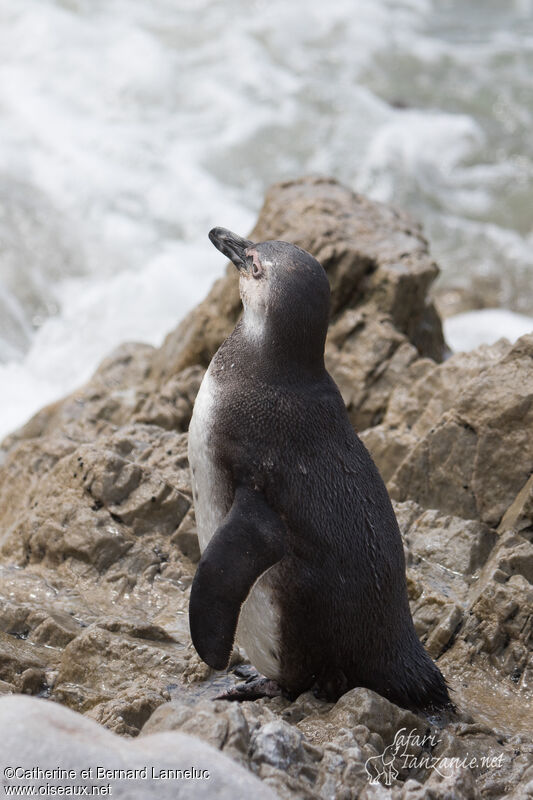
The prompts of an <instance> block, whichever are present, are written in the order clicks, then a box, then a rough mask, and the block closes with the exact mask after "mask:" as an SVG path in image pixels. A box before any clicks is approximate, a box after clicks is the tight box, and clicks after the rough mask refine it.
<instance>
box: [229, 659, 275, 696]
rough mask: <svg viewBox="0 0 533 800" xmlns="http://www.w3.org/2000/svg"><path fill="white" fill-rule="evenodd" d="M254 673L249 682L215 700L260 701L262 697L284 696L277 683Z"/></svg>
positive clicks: (233, 688)
mask: <svg viewBox="0 0 533 800" xmlns="http://www.w3.org/2000/svg"><path fill="white" fill-rule="evenodd" d="M251 669H252V670H253V667H252V668H251ZM235 672H237V670H235ZM253 673H254V674H252V675H250V677H249V678H248V679H247V680H245V681H243V682H242V683H237V684H236V685H235V686H232V688H231V689H228V690H227V691H226V692H223V693H222V694H219V695H217V696H216V697H215V700H259V698H261V697H280V696H281V695H282V694H283V692H282V689H281V687H280V686H279V684H278V683H276V681H273V680H270V678H264V677H263V676H262V675H260V674H259V673H258V672H256V671H255V670H253Z"/></svg>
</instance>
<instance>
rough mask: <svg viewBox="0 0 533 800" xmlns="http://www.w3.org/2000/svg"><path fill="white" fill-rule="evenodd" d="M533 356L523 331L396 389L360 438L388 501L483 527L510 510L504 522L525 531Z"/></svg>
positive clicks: (532, 454)
mask: <svg viewBox="0 0 533 800" xmlns="http://www.w3.org/2000/svg"><path fill="white" fill-rule="evenodd" d="M532 358H533V335H528V336H524V337H522V338H521V339H519V340H518V342H516V344H515V345H513V346H512V347H511V346H510V345H509V344H508V343H505V342H499V343H497V344H496V345H493V346H492V347H483V348H479V349H478V350H476V351H474V352H473V353H460V354H457V355H456V356H453V357H452V358H450V359H449V360H448V361H447V362H445V363H444V364H440V365H431V364H428V365H427V366H425V367H424V366H423V365H420V364H418V363H415V364H414V367H413V377H414V378H415V379H416V380H415V382H414V383H413V382H412V383H411V386H410V387H407V385H406V383H404V384H399V385H398V386H397V388H395V390H394V391H393V392H392V394H391V397H390V401H389V405H388V408H387V412H386V414H385V416H384V418H383V422H382V424H381V425H379V426H378V427H376V428H373V429H370V430H369V431H367V432H365V433H363V440H364V442H365V444H366V445H367V446H368V447H369V449H370V451H371V453H372V454H373V456H374V458H375V459H376V461H377V463H378V466H380V468H382V470H383V472H384V476H385V478H386V479H387V481H388V487H389V490H390V492H391V495H392V496H393V497H394V498H395V499H397V500H408V499H410V500H415V501H416V502H417V503H419V504H420V505H422V506H424V507H425V508H438V509H440V510H442V511H444V512H446V513H448V514H454V515H457V516H460V517H463V518H465V519H480V520H482V521H483V522H485V523H487V524H488V525H490V526H497V525H498V524H499V523H501V522H502V521H503V519H504V518H505V514H506V512H507V510H508V509H510V508H511V506H513V511H512V512H510V516H509V517H508V518H507V521H506V523H505V525H507V524H511V523H513V522H517V523H518V524H519V526H520V528H521V529H525V528H528V527H530V526H531V525H532V523H533V518H532V517H531V501H530V499H529V498H530V492H531V485H530V483H529V481H530V472H531V464H533V440H532V438H531V436H530V435H529V431H530V430H531V427H532V426H533V370H532V369H531V363H532ZM419 372H421V374H419V375H417V373H419ZM517 453H519V454H520V457H519V458H517V457H516V454H517Z"/></svg>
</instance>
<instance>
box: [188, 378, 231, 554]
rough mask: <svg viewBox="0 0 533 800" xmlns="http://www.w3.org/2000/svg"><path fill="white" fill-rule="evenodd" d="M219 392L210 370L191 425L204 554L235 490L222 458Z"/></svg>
mask: <svg viewBox="0 0 533 800" xmlns="http://www.w3.org/2000/svg"><path fill="white" fill-rule="evenodd" d="M218 398H219V391H218V387H217V385H216V381H215V380H214V378H213V377H212V375H211V374H210V370H207V372H206V374H205V376H204V379H203V381H202V384H201V386H200V390H199V392H198V395H197V397H196V402H195V404H194V410H193V414H192V418H191V422H190V425H189V464H190V467H191V482H192V494H193V501H194V513H195V516H196V527H197V530H198V542H199V544H200V551H201V552H202V553H203V552H204V550H205V548H206V547H207V545H208V544H209V542H210V541H211V538H212V536H213V534H214V533H215V531H216V529H217V528H218V526H219V525H220V523H221V522H222V520H223V519H224V517H225V516H226V514H227V513H228V511H229V508H230V506H231V502H232V499H233V498H232V497H231V496H230V492H231V487H230V486H229V485H228V478H227V475H226V474H225V473H224V471H223V469H222V467H221V465H220V463H219V461H218V458H217V455H218V453H217V447H216V440H215V439H216V413H217V400H218Z"/></svg>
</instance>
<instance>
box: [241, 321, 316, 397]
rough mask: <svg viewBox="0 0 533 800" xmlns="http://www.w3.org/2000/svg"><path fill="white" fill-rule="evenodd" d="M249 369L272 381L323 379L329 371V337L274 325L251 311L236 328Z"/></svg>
mask: <svg viewBox="0 0 533 800" xmlns="http://www.w3.org/2000/svg"><path fill="white" fill-rule="evenodd" d="M235 331H236V333H237V334H238V338H239V340H240V342H239V346H240V347H241V348H242V355H243V358H244V359H246V362H247V366H248V369H254V370H257V372H258V373H259V374H262V375H265V377H268V378H271V379H281V380H289V381H292V380H293V379H295V378H296V379H301V378H302V377H303V376H305V377H308V378H310V379H319V378H321V377H322V376H323V374H324V372H325V366H324V342H325V334H324V335H322V334H321V333H320V332H316V333H315V335H314V336H312V335H309V332H308V331H302V330H296V329H291V328H290V327H286V326H279V325H273V324H272V322H271V321H270V320H269V319H266V318H265V317H263V316H259V315H258V314H257V313H255V312H254V311H253V310H252V309H247V310H246V311H245V313H244V315H243V318H242V320H241V321H240V322H239V324H238V325H237V328H236V329H235Z"/></svg>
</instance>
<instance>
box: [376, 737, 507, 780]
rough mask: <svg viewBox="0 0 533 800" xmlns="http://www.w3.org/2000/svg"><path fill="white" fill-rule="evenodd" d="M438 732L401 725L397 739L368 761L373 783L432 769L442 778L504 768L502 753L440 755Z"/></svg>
mask: <svg viewBox="0 0 533 800" xmlns="http://www.w3.org/2000/svg"><path fill="white" fill-rule="evenodd" d="M441 741H442V739H438V738H437V733H436V732H435V733H427V734H423V735H422V734H421V733H420V731H417V730H416V728H413V729H412V730H411V731H408V730H407V728H400V730H399V731H397V732H396V735H395V736H394V741H393V742H392V743H391V744H389V745H388V746H387V747H386V748H385V749H384V750H383V752H382V753H380V754H379V755H377V756H371V757H370V758H367V760H366V761H365V770H366V774H367V775H368V780H369V782H370V783H374V784H375V783H382V784H384V785H385V786H391V785H392V784H393V782H394V781H395V780H396V779H397V778H398V777H399V776H400V774H402V773H403V774H405V773H406V772H407V771H410V770H416V769H433V770H435V772H438V774H439V775H441V776H442V777H443V778H449V777H451V776H452V775H453V774H454V773H456V772H457V770H458V769H477V768H483V769H497V768H500V767H502V762H503V753H500V754H499V755H498V756H471V755H468V754H467V755H464V756H438V755H434V754H433V751H434V750H435V748H436V747H437V745H439V744H440V743H441Z"/></svg>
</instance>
